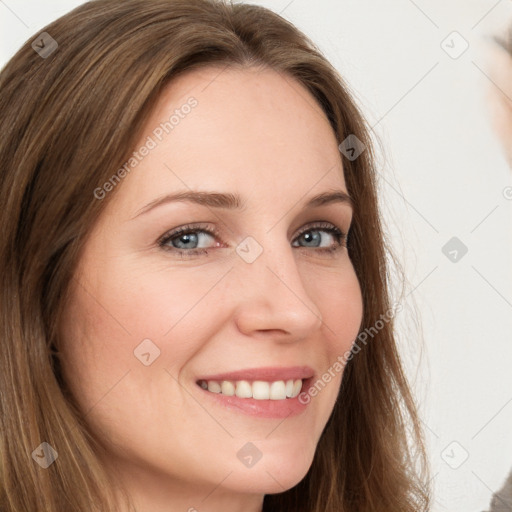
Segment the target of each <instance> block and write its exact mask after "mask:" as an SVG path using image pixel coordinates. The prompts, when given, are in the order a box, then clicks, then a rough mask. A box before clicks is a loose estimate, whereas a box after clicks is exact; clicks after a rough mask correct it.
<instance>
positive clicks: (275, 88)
mask: <svg viewBox="0 0 512 512" xmlns="http://www.w3.org/2000/svg"><path fill="white" fill-rule="evenodd" d="M0 90H1V94H0V112H1V113H2V116H1V119H2V133H3V137H2V140H1V142H0V144H1V146H0V161H1V169H2V173H3V175H2V181H1V183H2V184H1V190H0V196H1V201H2V205H4V206H3V208H2V213H1V215H2V229H3V232H4V243H3V245H2V250H1V268H2V270H3V272H2V302H1V308H0V309H1V311H2V329H3V331H2V344H3V346H4V350H2V352H1V356H0V357H1V365H2V367H1V370H2V371H1V372H0V373H1V377H0V378H1V379H2V388H1V389H2V400H1V404H2V405H1V406H2V411H1V412H2V414H1V422H2V424H1V432H2V438H1V439H2V445H1V450H2V473H1V474H2V485H1V488H2V496H1V506H2V510H4V511H8V512H14V511H23V512H26V511H35V510H45V511H55V512H57V511H59V512H60V511H62V510H73V511H90V510H93V509H94V510H109V511H111V510H119V511H121V512H125V511H128V510H137V511H139V512H141V511H152V512H160V511H163V510H165V511H169V510H173V511H174V510H188V511H195V510H198V511H210V512H213V511H220V510H222V511H225V512H230V511H239V510H244V511H250V512H252V511H294V512H299V511H308V512H317V511H320V510H322V511H330V512H339V511H347V512H349V511H354V512H355V511H357V512H361V511H379V512H383V511H394V512H396V511H399V510H400V511H411V512H412V511H414V512H417V511H419V510H427V508H428V491H427V488H426V485H425V484H424V482H423V480H422V478H421V474H420V473H417V472H416V471H417V470H418V468H421V467H422V466H417V465H416V463H417V462H418V458H419V462H420V463H423V464H424V463H425V452H424V448H423V444H422V436H421V430H420V428H419V421H418V417H417V413H416V410H415V406H414V402H413V399H412V397H411V393H410V390H409V387H408V385H407V382H406V379H405V377H404V375H403V372H402V368H401V364H400V358H399V355H398V353H397V349H396V346H395V341H394V335H393V314H392V313H393V312H394V309H396V308H393V307H392V305H391V300H390V297H389V292H388V288H387V279H388V274H387V270H386V251H385V245H384V238H383V232H382V228H381V221H380V217H379V211H378V208H377V197H376V191H375V170H374V163H373V154H372V147H371V141H370V138H369V134H368V129H367V128H366V125H365V122H364V120H363V117H362V116H361V114H360V112H359V111H358V109H357V108H356V106H355V104H354V101H353V100H352V98H351V97H350V95H349V93H348V92H347V88H346V86H345V85H344V83H343V81H342V80H341V78H340V77H339V76H338V75H337V73H336V71H335V70H334V69H333V68H332V67H331V66H330V65H329V63H328V62H327V61H326V60H325V58H324V57H323V56H321V55H320V53H319V52H318V50H317V49H315V47H314V46H313V44H312V43H311V42H310V41H309V40H308V39H307V38H306V37H305V36H304V35H303V34H302V33H300V32H299V31H298V30H297V29H296V28H295V27H293V26H292V25H291V24H290V23H288V22H286V21H285V20H284V19H282V18H281V17H279V16H278V15H276V14H273V13H272V12H270V11H268V10H266V9H263V8H261V7H255V6H250V5H243V4H234V5H231V4H228V3H225V2H218V1H209V0H194V1H189V0H187V1H185V0H172V1H169V0H150V1H148V0H128V1H114V0H110V1H109V0H97V1H93V2H89V3H86V4H84V5H82V6H81V7H79V8H77V9H75V10H74V11H72V12H70V13H69V14H67V15H66V16H63V17H62V18H60V19H58V20H57V21H55V22H54V23H52V24H50V25H49V26H47V27H46V28H45V29H44V31H43V33H42V34H38V35H37V37H34V39H33V40H32V41H30V42H28V43H27V44H25V45H24V47H23V48H21V50H20V51H19V52H18V53H17V54H16V55H15V56H14V57H13V59H12V60H11V61H10V62H9V63H8V64H7V66H6V67H5V68H4V70H3V72H2V74H1V75H0ZM195 244H198V247H196V246H195ZM406 432H407V434H411V436H410V439H409V438H408V436H407V435H406ZM410 440H412V443H413V444H410V443H409V441H410Z"/></svg>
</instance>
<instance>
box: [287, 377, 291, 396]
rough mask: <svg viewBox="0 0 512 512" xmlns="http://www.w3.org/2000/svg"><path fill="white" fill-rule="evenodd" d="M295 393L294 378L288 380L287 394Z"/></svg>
mask: <svg viewBox="0 0 512 512" xmlns="http://www.w3.org/2000/svg"><path fill="white" fill-rule="evenodd" d="M292 393H293V380H287V381H286V396H292Z"/></svg>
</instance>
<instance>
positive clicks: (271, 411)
mask: <svg viewBox="0 0 512 512" xmlns="http://www.w3.org/2000/svg"><path fill="white" fill-rule="evenodd" d="M314 378H315V372H314V370H313V369H312V368H310V367H309V366H293V367H286V368H285V367H266V368H252V369H247V370H240V371H235V372H229V373H222V374H216V375H208V376H207V375H202V376H200V377H199V378H198V379H197V380H196V385H197V386H198V388H199V389H200V390H201V391H200V392H201V393H204V396H205V397H207V399H208V400H209V402H210V403H211V404H212V405H214V406H216V407H220V408H222V409H227V410H230V411H232V412H234V413H235V414H239V413H243V414H245V415H248V416H254V417H259V418H288V417H292V416H298V415H301V414H304V413H305V411H306V410H307V409H308V404H309V400H307V401H305V400H301V392H302V391H304V390H307V389H309V386H310V385H311V384H312V382H313V379H314Z"/></svg>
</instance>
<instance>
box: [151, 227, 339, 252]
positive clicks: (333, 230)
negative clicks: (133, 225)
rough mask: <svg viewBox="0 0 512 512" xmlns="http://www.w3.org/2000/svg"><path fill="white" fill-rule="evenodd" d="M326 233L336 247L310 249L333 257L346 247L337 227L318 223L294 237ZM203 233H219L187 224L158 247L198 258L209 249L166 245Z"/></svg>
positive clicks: (167, 237) (218, 234)
mask: <svg viewBox="0 0 512 512" xmlns="http://www.w3.org/2000/svg"><path fill="white" fill-rule="evenodd" d="M317 230H318V231H326V232H328V233H331V234H332V235H334V236H335V238H336V245H335V246H332V247H322V248H314V247H313V248H312V249H314V250H315V251H316V252H320V253H324V254H332V255H334V254H335V253H337V252H338V251H341V249H343V248H344V247H347V238H348V237H347V234H346V233H344V232H343V231H341V230H340V229H339V228H338V227H336V226H335V225H334V224H331V223H330V222H318V223H315V224H313V225H309V226H307V228H305V229H303V230H302V231H301V232H300V233H299V234H298V235H297V237H296V239H297V238H300V237H301V236H302V235H304V233H309V232H310V231H317ZM196 232H203V233H207V234H209V235H211V236H212V237H214V238H220V233H219V232H218V231H217V230H216V229H215V228H208V227H205V226H204V225H198V224H188V225H186V226H182V227H179V228H177V229H175V230H173V231H171V232H167V233H165V234H164V235H163V236H162V237H161V238H160V239H159V240H158V246H159V247H160V248H162V249H163V250H165V251H169V252H173V253H175V254H177V255H178V256H181V257H182V258H183V257H189V256H198V255H200V254H206V255H208V254H209V250H211V248H209V249H204V248H201V249H178V248H176V247H170V246H168V245H166V244H167V243H168V242H170V241H171V240H173V239H175V238H179V236H182V235H188V234H190V233H196ZM302 248H303V249H307V248H308V247H302Z"/></svg>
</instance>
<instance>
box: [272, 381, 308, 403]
mask: <svg viewBox="0 0 512 512" xmlns="http://www.w3.org/2000/svg"><path fill="white" fill-rule="evenodd" d="M300 383H301V384H302V381H301V382H300ZM285 386H286V385H285V383H284V381H282V380H278V381H277V382H272V384H271V385H270V400H284V399H285V398H286V387H285Z"/></svg>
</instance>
